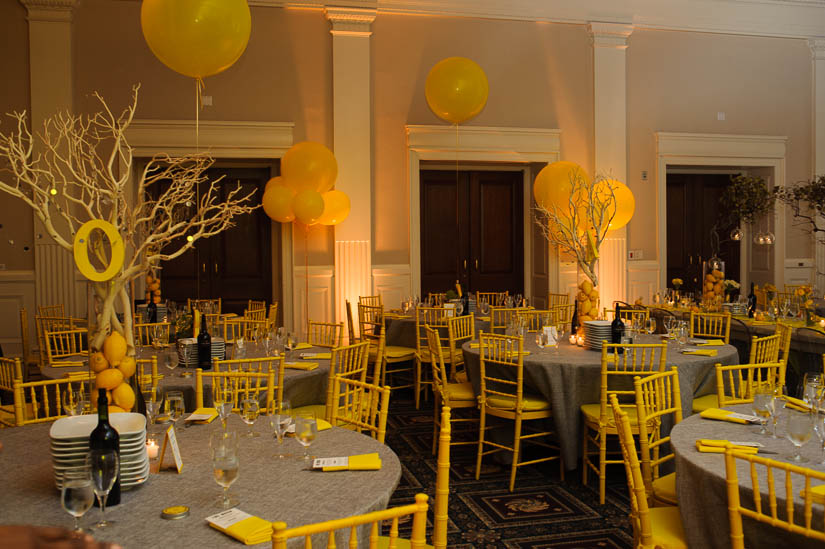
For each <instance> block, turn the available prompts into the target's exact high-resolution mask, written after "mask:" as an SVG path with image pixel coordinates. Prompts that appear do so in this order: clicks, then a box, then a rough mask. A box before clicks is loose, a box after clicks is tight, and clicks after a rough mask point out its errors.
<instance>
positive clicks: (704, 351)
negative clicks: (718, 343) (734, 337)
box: [682, 349, 716, 356]
mask: <svg viewBox="0 0 825 549" xmlns="http://www.w3.org/2000/svg"><path fill="white" fill-rule="evenodd" d="M682 354H683V355H699V356H716V349H695V350H693V351H682Z"/></svg>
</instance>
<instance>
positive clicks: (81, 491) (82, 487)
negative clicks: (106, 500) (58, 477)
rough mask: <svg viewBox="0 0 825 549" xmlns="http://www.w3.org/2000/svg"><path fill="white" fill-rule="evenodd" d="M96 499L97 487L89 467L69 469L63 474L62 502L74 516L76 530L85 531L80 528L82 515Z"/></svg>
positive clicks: (64, 507)
mask: <svg viewBox="0 0 825 549" xmlns="http://www.w3.org/2000/svg"><path fill="white" fill-rule="evenodd" d="M94 499H95V489H94V486H93V485H92V477H91V475H90V474H89V469H87V468H85V467H83V468H81V469H77V470H72V471H67V472H66V473H64V474H63V487H62V488H61V489H60V504H61V505H62V506H63V510H64V511H66V512H67V513H69V514H70V515H72V517H73V518H74V530H75V532H83V529H82V528H80V517H82V516H83V515H84V514H86V511H88V510H89V508H90V507H91V506H92V503H93V502H94Z"/></svg>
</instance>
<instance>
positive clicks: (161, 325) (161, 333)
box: [135, 322, 172, 346]
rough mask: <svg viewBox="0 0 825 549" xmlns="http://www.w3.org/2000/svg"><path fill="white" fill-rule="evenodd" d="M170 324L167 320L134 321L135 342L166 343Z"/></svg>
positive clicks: (146, 343)
mask: <svg viewBox="0 0 825 549" xmlns="http://www.w3.org/2000/svg"><path fill="white" fill-rule="evenodd" d="M171 328H172V325H171V324H170V323H169V322H145V323H144V322H136V323H135V343H136V344H139V345H155V344H157V345H158V346H162V345H167V344H168V343H169V333H170V331H171Z"/></svg>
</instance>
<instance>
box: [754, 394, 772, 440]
mask: <svg viewBox="0 0 825 549" xmlns="http://www.w3.org/2000/svg"><path fill="white" fill-rule="evenodd" d="M773 401H774V396H773V388H772V387H769V386H760V387H758V388H757V389H756V393H754V395H753V413H754V414H755V415H757V416H759V425H760V429H759V434H760V435H767V434H768V418H770V417H771V415H772V414H771V409H772V408H773Z"/></svg>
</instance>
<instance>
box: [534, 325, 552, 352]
mask: <svg viewBox="0 0 825 549" xmlns="http://www.w3.org/2000/svg"><path fill="white" fill-rule="evenodd" d="M549 342H550V341H549V339H548V337H547V333H546V332H545V331H544V330H539V331H538V332H536V345H538V348H539V349H541V350H542V351H543V350H544V348H545V347H547V345H548V344H549Z"/></svg>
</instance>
